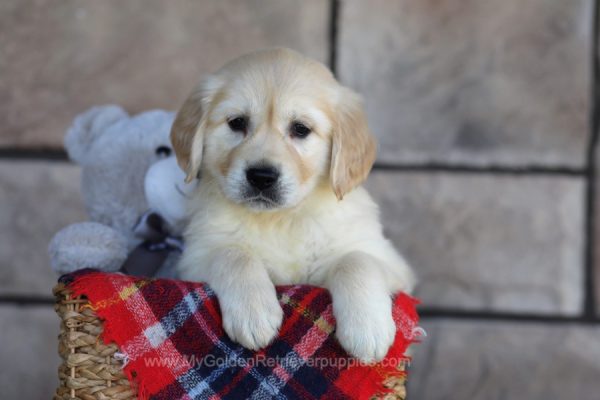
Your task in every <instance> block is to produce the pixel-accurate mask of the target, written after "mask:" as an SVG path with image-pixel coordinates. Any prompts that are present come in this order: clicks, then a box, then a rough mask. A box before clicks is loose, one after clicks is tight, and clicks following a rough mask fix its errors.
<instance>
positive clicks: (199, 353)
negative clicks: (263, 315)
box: [62, 271, 419, 400]
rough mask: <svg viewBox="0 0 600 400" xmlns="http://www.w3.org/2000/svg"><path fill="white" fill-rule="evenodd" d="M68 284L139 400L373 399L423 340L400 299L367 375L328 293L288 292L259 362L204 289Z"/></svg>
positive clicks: (85, 281)
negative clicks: (343, 335)
mask: <svg viewBox="0 0 600 400" xmlns="http://www.w3.org/2000/svg"><path fill="white" fill-rule="evenodd" d="M62 281H63V282H65V283H67V284H68V285H69V287H70V288H71V289H72V290H73V292H74V294H75V295H85V296H87V298H88V300H89V302H90V307H92V309H93V310H94V311H95V312H96V313H97V314H98V316H99V317H100V318H102V319H103V320H104V334H103V335H104V336H103V339H104V340H105V341H106V342H115V343H116V344H117V346H118V347H119V349H120V351H121V355H122V357H123V360H124V363H125V366H124V371H125V373H126V375H127V376H128V377H129V379H130V380H131V381H135V382H136V384H137V388H138V392H139V397H140V399H155V400H158V399H165V400H173V399H186V400H187V399H211V400H217V399H250V398H252V399H368V398H370V397H372V396H373V395H374V394H382V393H385V392H386V391H388V389H386V388H385V387H384V386H383V382H384V381H385V380H386V379H388V378H390V377H392V376H394V375H398V374H399V373H401V372H398V369H397V367H398V365H399V363H402V362H405V360H406V357H405V356H404V352H405V350H406V348H407V346H408V345H409V344H410V343H412V342H413V341H415V340H416V339H417V336H418V334H419V329H418V328H417V313H416V311H415V304H416V300H415V299H413V298H411V297H409V296H407V295H404V294H400V295H398V296H397V297H396V299H395V307H394V320H395V321H396V324H397V328H398V332H397V335H396V339H395V342H394V345H393V347H392V349H391V350H390V352H389V353H388V355H387V356H386V358H385V359H384V360H383V361H382V362H380V363H378V364H375V365H368V366H367V365H360V363H358V361H357V360H356V359H354V358H352V357H350V356H348V355H347V354H346V353H345V352H344V350H343V349H342V348H341V347H340V345H339V344H338V342H337V340H336V339H335V337H334V335H333V333H334V327H335V320H334V318H333V314H332V308H331V299H330V297H329V294H328V292H327V291H326V290H324V289H320V288H316V287H311V286H298V285H297V286H281V287H278V288H277V294H278V296H279V301H280V303H281V306H282V307H283V310H284V313H285V317H284V321H283V325H282V327H281V330H280V335H279V337H278V338H277V339H276V340H275V341H274V342H273V343H272V344H271V345H270V346H269V347H267V348H266V349H264V350H261V351H259V352H252V351H249V350H247V349H245V348H243V347H241V346H240V345H238V344H236V343H234V342H232V341H231V340H229V338H228V337H227V335H226V334H225V333H224V331H223V329H222V327H221V316H220V313H219V305H218V302H217V299H216V297H215V295H214V293H213V292H212V291H211V289H210V288H209V287H208V286H206V285H205V284H201V283H191V282H183V281H173V280H164V279H162V280H161V279H156V280H154V279H142V278H138V277H133V276H127V275H121V274H107V273H100V272H95V271H85V272H78V273H75V274H72V275H67V276H65V277H63V278H62Z"/></svg>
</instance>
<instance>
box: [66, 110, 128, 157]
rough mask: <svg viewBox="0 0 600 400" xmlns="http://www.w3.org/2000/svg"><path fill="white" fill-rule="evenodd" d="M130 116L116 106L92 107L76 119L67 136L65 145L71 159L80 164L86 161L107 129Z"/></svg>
mask: <svg viewBox="0 0 600 400" xmlns="http://www.w3.org/2000/svg"><path fill="white" fill-rule="evenodd" d="M127 117H129V115H128V114H127V112H126V111H125V110H123V108H121V107H119V106H116V105H106V106H97V107H92V108H90V109H89V110H87V111H85V112H84V113H82V114H79V115H78V116H77V117H75V120H74V121H73V124H72V125H71V126H70V127H69V129H68V131H67V134H66V136H65V140H64V144H65V148H66V149H67V153H68V154H69V158H70V159H71V160H73V161H75V162H77V163H79V164H81V163H83V162H84V161H85V158H86V156H87V154H88V151H89V150H90V148H91V146H92V143H93V142H94V140H96V139H97V138H98V137H99V136H100V135H102V133H103V132H104V131H105V129H106V128H107V127H108V126H110V125H112V124H114V123H115V122H117V121H119V120H121V119H123V118H127Z"/></svg>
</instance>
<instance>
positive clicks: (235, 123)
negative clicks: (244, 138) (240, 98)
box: [227, 116, 248, 132]
mask: <svg viewBox="0 0 600 400" xmlns="http://www.w3.org/2000/svg"><path fill="white" fill-rule="evenodd" d="M227 125H229V128H230V129H231V130H232V131H234V132H246V130H247V129H248V118H247V117H244V116H242V117H235V118H232V119H230V120H228V121H227Z"/></svg>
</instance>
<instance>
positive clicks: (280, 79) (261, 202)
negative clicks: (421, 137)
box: [171, 49, 375, 210]
mask: <svg viewBox="0 0 600 400" xmlns="http://www.w3.org/2000/svg"><path fill="white" fill-rule="evenodd" d="M171 141H172V142H173V148H174V150H175V153H176V155H177V160H178V163H179V165H180V166H181V168H182V169H183V170H184V171H185V172H186V174H187V177H188V180H191V179H193V178H195V177H196V176H198V175H199V174H200V173H201V174H202V176H203V177H205V176H206V178H208V179H215V180H216V181H217V182H218V185H219V187H220V189H221V190H222V192H223V194H224V195H225V196H226V197H227V198H229V199H230V200H232V201H234V202H236V203H239V204H243V205H246V206H247V207H249V208H250V209H254V210H267V209H278V208H289V207H293V206H295V205H297V204H298V203H300V202H301V201H302V199H304V198H305V197H306V196H307V195H309V194H310V193H311V192H312V191H313V190H314V189H315V187H317V185H320V184H321V183H324V182H326V181H327V182H329V184H330V186H331V188H332V190H333V191H334V192H335V194H336V196H337V197H338V198H339V199H341V198H342V197H343V196H344V194H345V193H347V192H349V191H350V190H352V189H353V188H354V187H355V186H357V185H359V184H360V183H361V182H362V181H363V180H364V179H365V178H366V176H367V174H368V173H369V170H370V169H371V166H372V164H373V161H374V159H375V142H374V140H373V138H372V136H371V134H370V133H369V130H368V127H367V123H366V118H365V114H364V111H363V107H362V103H361V100H360V98H359V97H358V95H356V94H355V93H354V92H352V91H351V90H349V89H347V88H344V87H342V86H341V85H340V84H338V82H337V81H336V80H335V79H334V77H333V75H332V74H331V72H330V71H329V70H328V69H327V68H326V67H325V66H323V65H322V64H320V63H318V62H316V61H314V60H311V59H308V58H306V57H304V56H302V55H300V54H298V53H296V52H294V51H291V50H287V49H272V50H263V51H259V52H255V53H251V54H248V55H245V56H242V57H240V58H238V59H236V60H233V61H231V62H230V63H228V64H226V65H225V66H224V67H223V68H221V69H220V70H219V71H217V72H216V73H215V74H213V75H211V76H209V77H207V78H206V79H205V80H204V81H203V82H202V83H201V84H200V85H199V86H198V87H197V88H196V89H195V90H194V91H193V93H192V94H191V95H190V96H189V97H188V99H187V100H186V101H185V103H184V104H183V106H182V107H181V109H180V110H179V112H178V114H177V117H176V118H175V122H174V124H173V128H172V130H171Z"/></svg>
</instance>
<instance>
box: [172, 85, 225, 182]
mask: <svg viewBox="0 0 600 400" xmlns="http://www.w3.org/2000/svg"><path fill="white" fill-rule="evenodd" d="M217 83H218V81H217V79H216V78H213V77H208V78H207V79H205V80H204V81H203V82H202V83H201V84H200V85H198V87H197V88H196V89H194V91H193V92H192V93H191V94H190V95H189V97H188V98H187V99H186V100H185V102H184V103H183V105H182V106H181V108H180V109H179V111H178V112H177V115H176V116H175V121H173V126H172V127H171V143H172V144H173V150H175V156H176V157H177V164H179V167H180V168H181V169H182V170H183V171H184V172H185V173H186V178H185V181H186V182H187V183H189V182H191V181H192V180H194V179H195V178H196V177H197V175H198V171H199V170H200V164H201V162H202V149H203V144H204V127H205V124H206V118H205V117H206V111H207V108H208V107H209V106H210V103H211V100H212V98H213V97H214V93H216V91H217V90H218V86H217Z"/></svg>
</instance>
